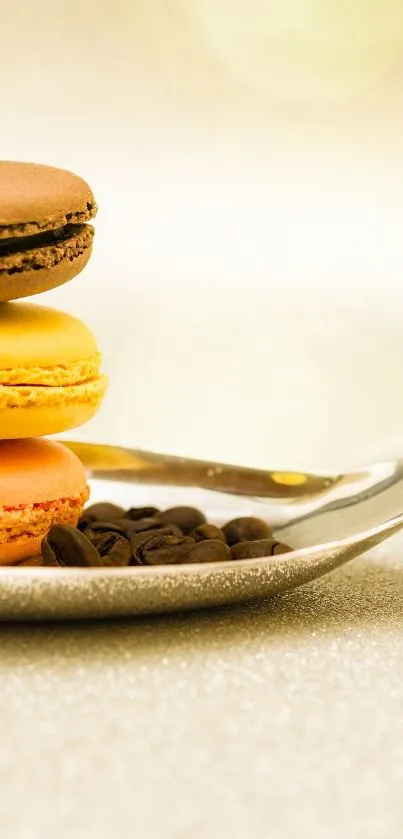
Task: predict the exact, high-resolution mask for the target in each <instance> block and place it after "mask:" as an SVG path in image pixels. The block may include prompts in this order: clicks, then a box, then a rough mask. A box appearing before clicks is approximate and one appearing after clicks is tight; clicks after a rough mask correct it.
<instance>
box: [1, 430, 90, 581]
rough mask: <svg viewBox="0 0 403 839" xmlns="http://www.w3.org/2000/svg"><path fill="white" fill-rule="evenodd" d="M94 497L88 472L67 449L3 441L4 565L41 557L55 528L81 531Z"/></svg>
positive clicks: (46, 443) (57, 445)
mask: <svg viewBox="0 0 403 839" xmlns="http://www.w3.org/2000/svg"><path fill="white" fill-rule="evenodd" d="M88 496H89V488H88V485H87V479H86V475H85V471H84V467H83V465H82V463H81V461H80V460H79V459H78V457H76V455H75V454H73V452H71V451H70V450H69V449H67V448H66V447H65V446H63V445H61V444H60V443H55V442H53V441H51V440H43V439H27V440H0V565H14V564H16V563H18V562H20V561H21V560H23V559H27V558H28V557H31V556H36V555H38V554H40V552H41V541H42V539H43V537H44V536H45V535H46V533H47V532H48V530H49V528H50V527H51V526H52V525H53V524H72V525H76V524H77V522H78V519H79V518H80V516H81V514H82V511H83V508H84V504H85V502H86V501H87V499H88Z"/></svg>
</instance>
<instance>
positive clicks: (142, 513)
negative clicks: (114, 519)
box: [124, 507, 160, 521]
mask: <svg viewBox="0 0 403 839" xmlns="http://www.w3.org/2000/svg"><path fill="white" fill-rule="evenodd" d="M159 512H160V511H159V509H158V507H130V510H126V512H125V515H124V518H125V519H130V520H131V521H138V520H139V519H151V518H154V517H155V516H156V515H157V518H158V513H159Z"/></svg>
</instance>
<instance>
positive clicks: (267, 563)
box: [0, 442, 403, 619]
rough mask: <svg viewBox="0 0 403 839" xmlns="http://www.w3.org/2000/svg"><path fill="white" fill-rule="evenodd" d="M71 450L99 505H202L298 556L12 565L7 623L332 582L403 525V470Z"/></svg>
mask: <svg viewBox="0 0 403 839" xmlns="http://www.w3.org/2000/svg"><path fill="white" fill-rule="evenodd" d="M67 445H68V446H69V447H70V448H71V449H72V450H73V451H75V452H76V454H77V455H78V456H79V457H80V459H81V460H82V461H83V463H84V465H85V466H86V468H87V470H88V474H89V479H90V483H91V485H92V492H93V499H94V500H101V499H104V500H106V499H107V500H112V501H116V502H117V503H121V504H124V505H126V506H135V504H136V503H139V504H144V503H147V504H156V505H157V506H159V505H160V504H163V505H165V506H168V505H169V506H171V505H173V504H176V503H187V504H197V505H199V506H200V507H201V508H202V509H204V510H205V511H206V512H207V513H208V515H209V518H210V519H211V520H214V521H216V522H217V523H222V522H223V521H225V520H228V519H229V518H233V517H235V516H238V515H257V516H261V517H263V518H265V519H266V520H267V521H268V522H269V523H270V524H271V525H272V527H273V529H274V532H275V534H276V536H277V537H278V538H279V539H280V540H281V541H284V542H287V543H289V544H291V545H292V546H293V547H295V548H296V550H294V551H293V552H292V553H288V554H282V555H278V556H276V557H264V558H262V559H253V560H241V561H237V562H223V563H213V564H207V565H178V566H158V567H153V568H122V569H116V568H110V569H89V570H86V569H81V568H77V569H75V568H71V569H56V570H54V569H48V568H37V567H29V566H25V567H18V568H2V569H0V619H22V618H24V619H27V618H28V619H52V618H56V619H60V618H62V619H65V618H93V617H107V616H108V617H109V616H123V615H140V614H147V613H153V612H156V613H158V612H169V611H177V610H183V609H191V608H200V607H206V606H218V605H223V604H229V603H239V602H245V601H247V600H252V599H264V598H267V597H269V596H270V595H272V594H274V593H278V592H280V591H284V590H286V589H291V588H294V587H296V586H299V585H301V584H303V583H306V582H309V581H311V580H313V579H315V578H316V577H319V576H321V575H323V574H326V573H328V572H329V571H331V570H333V569H334V568H337V567H338V566H340V565H343V564H344V563H345V562H348V561H349V560H351V559H353V558H354V557H356V556H358V555H359V554H361V553H363V552H365V551H367V550H369V549H370V548H371V547H373V546H375V545H377V544H379V543H380V542H382V541H384V540H385V539H387V538H388V537H389V536H391V535H392V534H394V533H396V532H397V531H398V530H399V529H400V528H401V527H403V512H402V510H403V461H402V462H400V461H387V462H385V463H377V464H374V465H372V466H368V467H366V468H363V469H361V470H357V471H354V472H346V473H344V474H338V475H317V474H308V473H301V472H275V471H266V470H260V469H249V468H246V467H239V466H230V465H227V464H220V463H212V462H206V461H201V460H192V459H190V458H182V457H173V456H167V455H160V454H155V453H151V452H144V451H140V450H135V449H128V448H123V447H119V446H104V445H98V444H94V443H78V442H76V443H74V442H71V443H70V442H69V443H67ZM144 485H147V490H144ZM184 489H185V490H186V491H185V492H184V491H183V490H184Z"/></svg>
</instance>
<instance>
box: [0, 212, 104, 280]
mask: <svg viewBox="0 0 403 839" xmlns="http://www.w3.org/2000/svg"><path fill="white" fill-rule="evenodd" d="M94 232H95V231H94V228H93V227H92V225H91V224H66V225H64V226H63V227H61V228H58V229H57V230H48V231H46V232H41V233H37V234H33V235H29V236H21V237H14V238H10V239H1V237H0V276H1V275H2V274H7V275H8V276H10V275H12V274H18V273H22V272H24V271H40V270H41V269H48V270H49V269H51V268H55V267H56V266H57V265H58V264H59V263H60V262H62V261H64V260H66V259H67V260H69V261H70V262H72V261H73V260H74V259H77V258H78V257H80V256H82V254H83V253H84V252H85V251H86V250H87V249H88V248H91V247H92V241H93V238H94Z"/></svg>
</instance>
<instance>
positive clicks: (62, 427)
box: [0, 303, 106, 440]
mask: <svg viewBox="0 0 403 839" xmlns="http://www.w3.org/2000/svg"><path fill="white" fill-rule="evenodd" d="M100 360H101V359H100V354H99V351H98V346H97V344H96V341H95V338H94V336H93V334H92V332H91V331H90V330H89V329H88V327H87V326H85V324H84V323H82V322H81V321H80V320H78V319H77V318H74V317H72V316H71V315H67V314H65V313H63V312H58V311H55V310H54V309H48V308H45V307H43V306H35V305H32V304H28V303H3V304H0V440H7V439H16V438H24V437H41V436H44V435H48V434H56V433H60V432H61V431H67V430H68V429H69V428H75V427H76V426H78V425H82V424H83V423H85V422H87V420H89V419H91V417H93V416H94V414H95V413H96V411H97V410H98V408H99V406H100V404H101V401H102V398H103V396H104V393H105V390H106V377H105V376H103V375H102V374H101V373H100V370H99V368H100Z"/></svg>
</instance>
